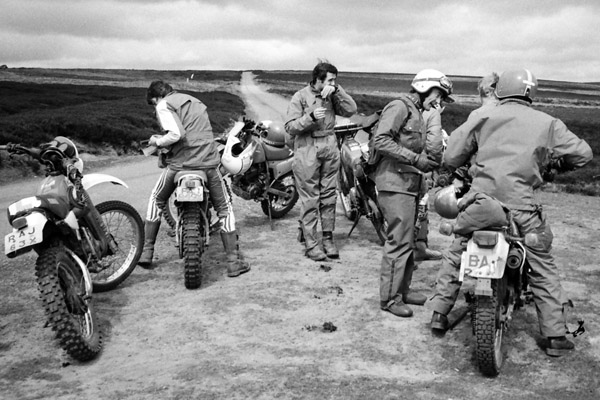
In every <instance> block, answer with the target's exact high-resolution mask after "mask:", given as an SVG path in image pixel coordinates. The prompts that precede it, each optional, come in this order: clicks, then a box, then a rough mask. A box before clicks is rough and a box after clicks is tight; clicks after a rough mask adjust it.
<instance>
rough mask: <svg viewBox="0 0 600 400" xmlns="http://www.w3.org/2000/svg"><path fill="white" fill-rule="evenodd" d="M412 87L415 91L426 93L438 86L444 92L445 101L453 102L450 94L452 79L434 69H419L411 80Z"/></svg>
mask: <svg viewBox="0 0 600 400" xmlns="http://www.w3.org/2000/svg"><path fill="white" fill-rule="evenodd" d="M410 86H412V88H413V89H414V90H415V91H416V92H417V93H421V94H423V93H427V92H428V91H429V90H431V89H432V88H438V89H440V90H441V91H442V92H444V94H445V95H444V98H445V101H447V102H448V103H452V102H454V98H452V96H450V95H451V94H452V81H451V80H450V79H449V78H448V77H447V76H446V75H444V74H443V73H441V72H440V71H438V70H436V69H424V70H422V71H420V72H419V73H418V74H417V75H415V77H414V78H413V80H412V83H411V85H410Z"/></svg>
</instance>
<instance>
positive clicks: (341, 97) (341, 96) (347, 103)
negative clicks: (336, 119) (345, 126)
mask: <svg viewBox="0 0 600 400" xmlns="http://www.w3.org/2000/svg"><path fill="white" fill-rule="evenodd" d="M332 102H333V108H334V111H335V114H336V115H340V116H342V117H351V116H352V115H354V114H356V110H357V109H358V108H357V107H356V102H355V101H354V99H353V98H352V97H350V95H349V94H348V93H346V91H345V90H344V89H343V88H342V87H341V86H340V85H338V87H337V90H336V91H335V93H334V94H333V97H332Z"/></svg>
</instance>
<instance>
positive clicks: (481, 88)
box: [477, 72, 500, 97]
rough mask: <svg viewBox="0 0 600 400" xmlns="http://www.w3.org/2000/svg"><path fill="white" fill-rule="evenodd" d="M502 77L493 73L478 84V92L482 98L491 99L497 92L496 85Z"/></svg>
mask: <svg viewBox="0 0 600 400" xmlns="http://www.w3.org/2000/svg"><path fill="white" fill-rule="evenodd" d="M498 79H500V77H499V76H498V74H497V73H495V72H492V73H491V74H489V75H486V76H484V77H483V78H481V79H480V80H479V82H477V91H478V92H479V96H481V97H490V95H493V94H494V90H496V84H498Z"/></svg>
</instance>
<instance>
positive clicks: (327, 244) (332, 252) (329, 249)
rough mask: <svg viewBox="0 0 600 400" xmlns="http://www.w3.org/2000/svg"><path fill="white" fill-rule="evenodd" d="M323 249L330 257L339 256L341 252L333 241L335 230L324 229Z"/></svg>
mask: <svg viewBox="0 0 600 400" xmlns="http://www.w3.org/2000/svg"><path fill="white" fill-rule="evenodd" d="M323 250H325V254H326V255H327V257H329V258H339V256H340V252H339V251H338V248H337V246H336V245H335V243H334V242H333V232H330V231H323Z"/></svg>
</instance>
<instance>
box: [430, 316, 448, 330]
mask: <svg viewBox="0 0 600 400" xmlns="http://www.w3.org/2000/svg"><path fill="white" fill-rule="evenodd" d="M448 325H449V323H448V317H447V316H445V315H444V314H441V313H439V312H437V311H434V312H433V315H432V316H431V330H432V331H433V332H434V333H443V332H446V331H447V330H448Z"/></svg>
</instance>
